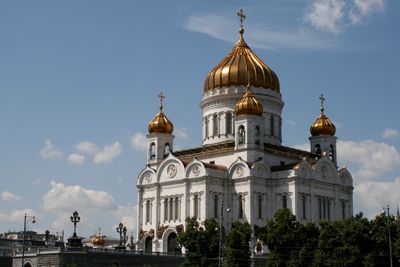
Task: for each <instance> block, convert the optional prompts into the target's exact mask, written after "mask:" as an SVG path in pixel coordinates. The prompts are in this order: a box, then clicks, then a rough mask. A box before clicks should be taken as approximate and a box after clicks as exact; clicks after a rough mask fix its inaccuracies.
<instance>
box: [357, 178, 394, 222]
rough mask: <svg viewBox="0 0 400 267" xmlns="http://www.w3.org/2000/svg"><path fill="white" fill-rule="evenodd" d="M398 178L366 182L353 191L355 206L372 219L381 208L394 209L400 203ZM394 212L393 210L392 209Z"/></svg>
mask: <svg viewBox="0 0 400 267" xmlns="http://www.w3.org/2000/svg"><path fill="white" fill-rule="evenodd" d="M399 192H400V177H398V178H396V179H395V180H394V181H388V182H379V181H366V182H363V183H360V184H359V185H357V186H356V187H355V189H354V195H355V197H354V201H355V206H357V207H358V208H360V209H361V210H362V211H363V212H364V213H365V215H366V216H367V217H369V218H373V217H374V216H376V215H377V214H379V213H380V212H381V211H382V207H386V205H390V206H391V207H396V205H398V203H399V202H400V195H399ZM392 211H394V209H392Z"/></svg>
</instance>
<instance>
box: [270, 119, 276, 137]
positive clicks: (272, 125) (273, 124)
mask: <svg viewBox="0 0 400 267" xmlns="http://www.w3.org/2000/svg"><path fill="white" fill-rule="evenodd" d="M270 123H271V125H270V129H271V136H274V135H275V134H274V133H275V120H274V115H271V121H270Z"/></svg>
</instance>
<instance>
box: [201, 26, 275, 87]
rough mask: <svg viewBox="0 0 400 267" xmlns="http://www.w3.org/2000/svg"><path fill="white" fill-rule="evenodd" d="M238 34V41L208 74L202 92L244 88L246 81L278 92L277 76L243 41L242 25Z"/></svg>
mask: <svg viewBox="0 0 400 267" xmlns="http://www.w3.org/2000/svg"><path fill="white" fill-rule="evenodd" d="M241 22H242V20H241ZM239 33H240V38H239V41H237V43H236V45H235V46H234V47H233V49H232V50H231V51H230V52H229V54H228V55H227V56H226V57H225V58H224V59H223V60H222V61H221V62H220V63H219V64H218V65H217V66H216V67H215V68H214V69H213V70H212V71H210V72H209V73H208V75H207V78H206V80H205V82H204V92H207V91H209V90H213V89H215V88H219V87H229V86H239V85H243V86H246V85H247V83H248V81H250V85H251V86H254V87H262V88H265V89H272V90H274V91H276V92H279V91H280V86H279V79H278V76H277V75H276V74H275V72H274V71H273V70H272V69H271V68H270V67H268V66H267V64H265V63H264V62H263V61H262V60H261V59H260V58H259V57H258V56H257V55H256V54H255V53H254V52H253V51H252V50H251V49H250V47H249V46H248V45H247V43H246V42H245V41H244V39H243V33H244V29H243V25H242V24H241V27H240V30H239ZM248 75H250V77H248ZM249 78H250V79H249Z"/></svg>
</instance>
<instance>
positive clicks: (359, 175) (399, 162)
mask: <svg viewBox="0 0 400 267" xmlns="http://www.w3.org/2000/svg"><path fill="white" fill-rule="evenodd" d="M294 147H295V148H297V149H301V150H305V151H310V144H309V143H305V144H299V145H294ZM337 156H338V161H339V165H342V164H343V165H350V166H351V167H352V168H351V169H353V170H355V172H353V173H352V175H353V177H354V178H355V182H361V181H363V180H371V179H374V178H379V177H380V176H382V175H384V174H385V173H388V172H391V171H393V170H395V169H396V168H400V152H399V151H398V150H397V149H396V147H395V146H393V145H389V144H387V143H383V142H375V141H372V140H367V141H360V142H356V141H341V140H339V141H338V142H337Z"/></svg>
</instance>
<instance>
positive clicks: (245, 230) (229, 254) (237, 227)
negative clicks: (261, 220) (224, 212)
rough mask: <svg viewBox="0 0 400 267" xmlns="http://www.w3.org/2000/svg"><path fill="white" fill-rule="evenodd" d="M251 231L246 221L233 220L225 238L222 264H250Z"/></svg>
mask: <svg viewBox="0 0 400 267" xmlns="http://www.w3.org/2000/svg"><path fill="white" fill-rule="evenodd" d="M251 233H252V230H251V226H250V224H248V223H247V222H246V223H241V222H238V221H236V222H233V224H232V228H231V231H230V232H229V234H228V235H227V236H226V240H225V243H226V249H225V253H224V266H232V267H233V266H250V263H251V261H250V256H251V254H250V239H251Z"/></svg>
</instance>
